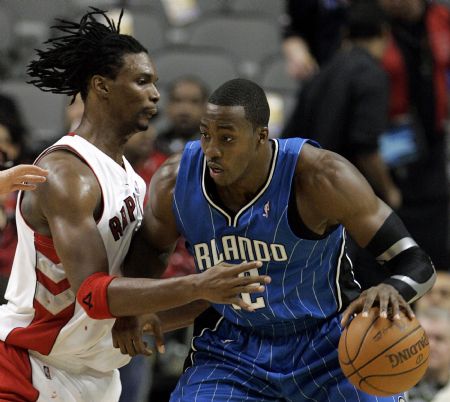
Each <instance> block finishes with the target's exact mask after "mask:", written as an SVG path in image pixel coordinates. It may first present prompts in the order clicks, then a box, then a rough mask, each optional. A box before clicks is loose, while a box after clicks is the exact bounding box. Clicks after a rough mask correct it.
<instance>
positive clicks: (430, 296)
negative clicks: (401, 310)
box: [415, 271, 450, 311]
mask: <svg viewBox="0 0 450 402" xmlns="http://www.w3.org/2000/svg"><path fill="white" fill-rule="evenodd" d="M429 307H442V308H445V309H447V310H448V311H450V272H448V271H437V272H436V282H435V284H434V285H433V287H432V288H431V289H430V290H429V291H428V292H427V293H426V294H425V295H424V296H423V297H422V298H421V299H420V300H418V301H417V303H416V306H415V309H416V310H418V311H419V310H424V309H427V308H429Z"/></svg>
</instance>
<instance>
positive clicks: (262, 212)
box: [173, 138, 356, 332]
mask: <svg viewBox="0 0 450 402" xmlns="http://www.w3.org/2000/svg"><path fill="white" fill-rule="evenodd" d="M272 141H273V147H274V153H273V159H272V162H271V167H270V173H269V176H268V178H267V181H266V183H265V184H264V185H263V187H262V188H261V190H260V191H259V193H258V194H256V195H255V197H254V199H253V200H251V201H250V202H249V203H248V204H247V205H245V206H244V207H243V208H242V209H241V210H240V211H238V212H237V213H236V214H235V215H234V216H233V215H230V213H229V212H227V211H226V210H225V209H224V208H222V207H221V206H220V205H218V204H217V203H216V202H214V200H213V199H212V198H211V196H210V193H209V192H208V180H207V175H208V169H207V166H206V161H205V158H204V156H203V152H202V150H201V147H200V142H199V141H194V142H190V143H188V144H187V145H186V147H185V150H184V153H183V156H182V159H181V164H180V169H179V173H178V178H177V182H176V186H175V192H174V202H173V209H174V213H175V216H176V221H177V225H178V229H179V231H180V233H181V234H182V235H183V236H184V237H185V239H186V242H187V247H188V250H189V252H190V253H191V254H192V255H193V256H194V258H195V263H196V266H197V269H198V270H199V271H203V270H205V269H208V268H210V267H212V266H214V265H216V264H218V263H219V262H221V261H226V262H229V263H240V262H242V261H252V260H260V261H262V262H263V266H262V267H261V268H259V270H257V269H254V270H253V271H254V272H249V275H257V274H267V275H270V276H271V278H272V282H271V283H270V284H269V285H267V286H266V289H265V291H264V292H263V293H261V294H252V295H250V294H242V295H241V297H242V298H243V299H244V301H246V302H247V303H251V304H252V306H253V307H254V308H255V311H254V312H246V311H244V310H242V309H239V307H237V306H232V305H219V304H216V305H214V308H215V309H216V310H217V311H218V312H219V313H220V314H222V315H223V316H224V317H225V318H226V319H228V320H229V321H231V322H232V323H234V324H238V325H241V326H246V327H260V328H264V327H266V326H267V327H269V329H273V331H274V332H275V331H276V330H277V328H280V330H282V328H283V327H284V326H292V325H295V326H298V327H299V328H301V327H305V328H306V327H309V326H310V325H311V324H313V323H314V322H316V321H317V320H322V319H324V318H328V317H330V316H332V315H335V314H336V312H337V311H339V310H340V309H341V308H342V307H343V305H345V304H346V302H347V301H348V300H347V299H348V295H346V292H345V291H344V290H343V288H342V280H343V279H345V281H346V282H347V285H348V284H350V287H348V289H353V290H354V289H355V283H356V282H355V281H354V278H353V273H352V271H351V264H350V262H349V259H348V257H347V255H346V253H345V231H344V228H343V227H342V226H338V227H336V228H335V229H334V230H333V231H331V232H330V233H328V234H327V235H325V236H322V237H319V236H317V237H318V239H316V240H311V239H307V238H301V237H298V236H297V235H296V234H295V233H294V231H293V229H292V227H291V225H290V223H289V219H288V210H289V205H290V199H291V197H292V195H291V185H292V182H293V178H294V173H295V170H296V165H297V160H298V155H299V153H300V150H301V149H302V147H303V145H304V144H305V142H307V141H308V140H306V139H301V138H290V139H276V140H272ZM291 204H292V203H291ZM294 208H295V204H294ZM295 213H296V212H295ZM296 216H298V214H297V213H296ZM258 271H259V272H258ZM353 296H356V293H354V295H353Z"/></svg>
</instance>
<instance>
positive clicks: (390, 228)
mask: <svg viewBox="0 0 450 402" xmlns="http://www.w3.org/2000/svg"><path fill="white" fill-rule="evenodd" d="M366 248H367V249H368V250H369V251H370V252H371V253H372V254H373V255H375V257H376V259H377V261H378V263H380V264H385V266H386V267H387V268H388V270H389V272H390V273H391V276H390V277H389V278H387V279H386V280H385V281H383V283H387V284H389V285H392V286H393V287H394V288H395V289H397V290H398V292H399V293H400V294H401V295H402V296H403V298H404V299H405V300H406V301H407V302H408V303H412V302H413V301H415V300H417V299H418V298H420V297H421V296H423V294H425V293H426V292H427V291H428V290H429V289H431V287H432V286H433V284H434V281H435V279H436V272H435V269H434V266H433V263H432V262H431V259H430V257H429V256H428V255H427V254H426V253H425V251H424V250H422V249H421V248H420V247H419V246H418V245H417V243H416V242H415V241H414V239H412V237H411V236H410V234H409V233H408V231H407V229H406V228H405V225H404V224H403V222H402V221H401V220H400V218H399V217H398V216H397V215H396V214H395V213H394V212H393V213H391V214H390V215H389V216H388V217H387V218H386V220H385V221H384V223H383V225H382V226H381V227H380V229H378V231H377V233H376V234H375V236H374V237H373V238H372V240H371V241H370V243H369V244H368V245H367V247H366Z"/></svg>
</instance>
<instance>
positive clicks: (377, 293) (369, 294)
mask: <svg viewBox="0 0 450 402" xmlns="http://www.w3.org/2000/svg"><path fill="white" fill-rule="evenodd" d="M374 303H377V305H379V308H380V317H383V318H387V317H388V313H390V314H389V315H392V317H393V318H394V319H396V320H398V319H400V309H403V310H404V311H405V312H406V315H407V317H409V318H410V319H411V318H414V312H413V310H412V308H411V306H410V305H409V304H408V303H407V302H406V300H405V299H404V298H403V297H402V295H401V294H400V293H398V291H397V289H395V288H394V287H393V286H391V285H388V284H386V283H381V284H379V285H377V286H373V287H371V288H369V289H367V290H365V291H364V292H362V293H361V294H360V295H359V297H358V298H357V299H355V300H353V302H351V303H350V305H349V306H348V307H347V308H346V309H345V311H344V313H343V314H342V320H341V325H342V326H344V327H345V326H346V325H347V324H348V323H349V322H350V318H351V317H352V316H353V315H355V314H358V313H360V312H362V316H363V317H367V316H368V315H369V310H370V308H371V307H372V306H373V305H374Z"/></svg>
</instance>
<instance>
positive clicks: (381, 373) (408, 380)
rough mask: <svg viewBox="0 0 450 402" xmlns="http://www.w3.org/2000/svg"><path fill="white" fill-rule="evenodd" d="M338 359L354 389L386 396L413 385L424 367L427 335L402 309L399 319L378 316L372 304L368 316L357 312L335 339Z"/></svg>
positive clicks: (426, 365) (425, 363) (426, 364)
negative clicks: (337, 342)
mask: <svg viewBox="0 0 450 402" xmlns="http://www.w3.org/2000/svg"><path fill="white" fill-rule="evenodd" d="M338 352H339V363H340V365H341V368H342V371H343V372H344V374H345V376H346V377H347V378H348V380H349V381H350V382H351V383H352V384H353V385H354V386H355V387H357V388H358V389H360V390H362V391H364V392H366V393H368V394H371V395H376V396H390V395H393V394H398V393H400V392H404V391H407V390H408V389H410V388H412V387H413V386H414V385H416V384H417V383H418V382H419V380H420V379H421V378H422V376H423V375H424V373H425V371H426V369H427V367H428V355H429V345H428V338H427V335H426V333H425V331H424V330H423V328H422V327H421V325H420V324H419V322H418V321H417V319H416V318H414V319H413V320H409V319H408V318H407V317H406V316H405V315H404V314H403V313H402V314H401V318H400V320H391V319H388V318H381V317H380V316H379V309H378V307H373V308H372V309H371V310H370V312H369V316H368V317H362V315H361V314H358V315H357V316H356V317H355V318H354V319H353V320H352V321H351V323H350V325H348V326H347V327H346V328H345V329H344V331H343V333H342V335H341V338H340V340H339V347H338Z"/></svg>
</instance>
